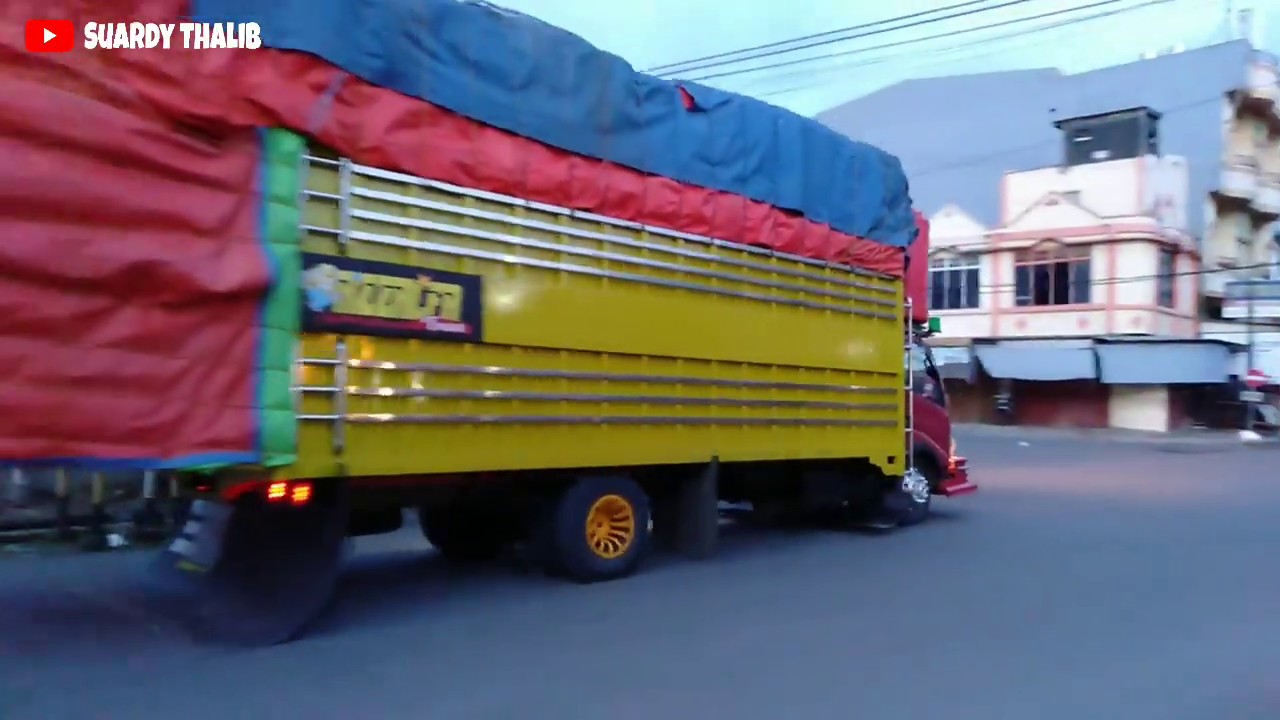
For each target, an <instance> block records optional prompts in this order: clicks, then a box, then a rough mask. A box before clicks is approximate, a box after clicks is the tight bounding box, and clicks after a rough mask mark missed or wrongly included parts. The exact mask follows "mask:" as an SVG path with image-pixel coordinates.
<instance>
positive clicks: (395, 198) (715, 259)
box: [351, 187, 895, 302]
mask: <svg viewBox="0 0 1280 720" xmlns="http://www.w3.org/2000/svg"><path fill="white" fill-rule="evenodd" d="M351 194H352V196H353V197H358V198H365V199H368V200H377V201H380V202H386V203H393V204H397V205H407V206H409V207H415V208H420V209H423V210H434V211H436V212H442V213H448V214H451V215H461V216H463V217H470V218H475V219H477V220H487V221H489V222H493V223H500V224H504V225H515V226H517V227H523V228H528V229H530V230H538V231H541V232H545V233H551V234H555V235H565V236H569V237H576V238H581V239H584V240H595V241H598V242H602V243H608V244H610V245H618V246H622V247H631V248H636V249H639V250H651V251H653V252H660V253H665V254H668V255H675V256H678V257H684V258H689V259H691V260H701V261H704V262H710V263H716V264H720V265H729V266H733V267H739V268H745V269H749V270H756V271H759V272H767V273H771V274H774V275H785V276H788V277H794V278H801V279H805V280H812V281H815V282H822V283H829V284H834V285H840V286H842V287H850V288H856V289H860V290H868V291H870V292H875V293H880V294H887V295H892V294H894V293H895V289H894V288H893V287H892V286H890V287H884V286H877V285H869V284H867V283H865V282H858V281H855V280H849V279H846V278H838V277H830V276H824V275H817V274H815V273H812V272H804V271H803V270H795V269H792V268H788V267H779V266H776V265H768V264H765V263H760V262H751V261H749V260H739V259H737V258H733V257H726V256H723V255H715V254H713V253H708V252H700V251H697V250H687V249H685V248H681V247H676V246H673V245H664V244H661V243H651V242H644V241H642V240H632V239H630V238H625V237H621V236H619V235H610V234H608V233H601V232H594V231H591V230H583V229H582V228H576V227H570V226H566V225H559V224H556V223H549V222H542V221H540V220H531V219H529V218H526V217H520V216H517V215H509V214H505V213H499V212H489V211H487V210H477V209H475V208H471V207H466V206H463V205H454V204H451V203H444V202H436V201H433V200H422V199H420V198H415V197H410V196H407V195H401V194H399V193H390V192H383V191H381V190H369V189H368V188H359V187H357V188H352V189H351ZM734 249H737V248H734ZM623 257H630V256H623ZM677 267H679V266H677ZM803 289H804V290H805V292H816V293H818V294H826V295H829V296H830V297H841V298H848V299H857V297H858V296H850V295H842V294H838V293H831V292H830V291H819V290H809V289H808V288H803ZM890 302H892V301H890Z"/></svg>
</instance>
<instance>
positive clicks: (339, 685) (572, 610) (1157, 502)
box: [0, 437, 1280, 720]
mask: <svg viewBox="0 0 1280 720" xmlns="http://www.w3.org/2000/svg"><path fill="white" fill-rule="evenodd" d="M961 444H962V448H964V449H965V450H966V451H967V452H968V454H969V455H970V457H971V458H972V461H973V465H974V471H975V474H976V479H977V480H978V481H979V482H980V483H981V484H982V492H980V493H979V494H978V495H976V496H971V497H969V498H965V499H963V500H956V501H949V502H943V503H941V508H940V510H939V512H938V517H937V518H936V519H935V520H934V521H932V522H931V523H929V524H927V525H925V526H922V527H920V528H916V529H912V530H910V531H906V532H899V533H894V534H890V535H886V536H871V535H861V534H842V533H806V534H798V535H782V534H777V533H760V532H758V531H756V532H744V531H739V532H735V533H733V534H732V535H731V536H730V537H728V538H727V539H726V543H725V545H724V549H723V552H722V554H721V557H719V558H718V559H716V560H714V561H711V562H706V563H692V562H680V561H675V560H668V561H662V562H659V563H657V564H655V565H654V566H653V567H651V568H649V569H648V571H647V572H645V573H644V574H642V575H640V576H637V577H635V578H632V579H630V580H627V581H624V582H619V583H611V584H606V585H599V586H591V587H577V586H571V585H563V584H559V583H556V582H552V581H549V580H545V579H542V578H540V577H538V576H535V575H532V574H528V573H524V574H522V573H520V572H518V571H515V570H513V569H512V568H492V569H488V570H484V571H478V572H472V573H469V574H451V573H450V571H448V570H447V569H446V568H445V567H444V566H443V565H442V564H441V563H440V562H438V560H437V559H436V558H434V557H433V556H432V555H431V554H430V553H429V551H427V550H424V549H423V547H422V545H421V541H419V540H417V539H416V538H415V537H413V536H411V535H408V534H403V535H397V536H392V537H387V538H381V539H377V540H376V541H373V542H370V543H368V544H366V546H364V547H363V548H362V550H361V553H360V554H359V555H358V556H357V557H356V558H355V561H354V562H353V567H352V568H351V571H350V573H349V577H348V581H347V586H346V588H345V591H344V594H343V597H342V599H341V600H340V602H339V604H338V607H337V609H336V611H335V613H334V614H333V616H332V617H331V618H329V620H328V621H327V622H325V623H324V625H323V626H322V627H321V628H319V629H318V630H317V632H315V633H314V634H313V635H312V636H311V637H309V638H308V639H306V640H304V641H301V642H298V643H294V644H292V645H289V646H284V647H279V648H273V649H269V650H262V651H229V650H221V649H210V648H199V647H194V646H192V645H191V644H189V643H188V642H187V641H185V640H184V639H183V638H182V637H181V636H180V635H179V634H178V633H177V632H176V631H175V630H173V629H172V628H170V627H167V626H165V625H163V624H159V623H157V622H155V621H154V620H153V619H152V618H150V617H148V616H146V615H145V614H142V613H141V612H139V610H138V609H137V605H136V602H135V595H134V592H135V591H134V590H133V585H132V582H133V574H132V573H133V572H134V571H136V569H137V567H138V566H139V564H140V561H141V560H142V558H141V557H140V556H139V555H137V554H128V553H122V554H115V555H111V556H105V557H104V556H90V557H86V556H76V557H66V558H17V559H2V560H0V718H3V719H4V720H27V719H33V720H34V719H38V720H59V719H61V718H68V719H71V718H75V719H77V720H84V719H86V718H93V719H95V720H96V719H99V718H101V719H107V720H115V719H117V718H118V719H120V720H149V719H150V718H183V720H200V719H203V718H218V719H219V720H225V718H232V717H233V718H237V720H258V719H259V718H261V719H263V720H291V719H293V718H299V719H307V720H330V719H332V720H372V719H374V718H377V719H378V720H400V719H401V718H429V719H430V720H454V719H455V718H456V719H459V720H490V719H492V720H507V719H511V720H517V719H519V720H524V719H527V718H553V719H555V720H577V719H579V718H595V717H608V718H610V720H629V719H631V718H646V719H652V718H685V717H696V716H712V717H723V718H742V719H756V718H761V719H768V720H773V719H777V720H798V719H800V718H806V719H808V718H814V719H821V720H826V719H828V718H830V719H832V720H836V719H839V720H845V719H847V718H852V717H857V718H862V719H865V720H879V719H880V718H886V719H897V718H912V719H915V718H921V719H925V718H947V719H949V720H966V719H968V718H975V719H976V718H981V719H982V720H1003V719H1004V718H1009V719H1011V720H1014V719H1016V720H1027V719H1028V718H1035V719H1036V720H1056V719H1058V718H1064V719H1065V718H1069V719H1070V720H1080V719H1081V718H1090V719H1098V720H1109V719H1110V718H1117V719H1124V720H1143V719H1146V718H1151V719H1153V720H1154V719H1159V720H1184V719H1185V720H1192V719H1196V720H1239V719H1243V718H1267V719H1270V720H1274V719H1275V718H1280V574H1278V573H1277V571H1276V567H1277V563H1276V555H1277V552H1280V471H1277V469H1276V462H1277V460H1278V459H1280V452H1274V451H1266V450H1246V449H1240V448H1231V449H1214V448H1209V447H1198V448H1187V449H1186V450H1187V451H1186V452H1168V451H1162V450H1158V449H1156V448H1153V447H1150V446H1142V445H1127V444H1115V443H1107V442H1105V441H1102V440H1046V439H1043V438H1034V439H1032V440H1031V441H1030V445H1025V446H1024V445H1021V444H1019V442H1018V439H1017V438H1013V437H999V438H990V437H988V438H986V439H976V438H964V439H962V440H961ZM1191 450H1196V451H1195V452H1191Z"/></svg>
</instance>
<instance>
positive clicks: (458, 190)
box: [307, 155, 890, 279]
mask: <svg viewBox="0 0 1280 720" xmlns="http://www.w3.org/2000/svg"><path fill="white" fill-rule="evenodd" d="M307 160H308V161H310V162H312V163H315V164H317V165H323V166H325V167H332V168H337V167H339V166H340V165H341V162H340V161H338V160H332V159H330V158H322V157H318V156H315V155H308V156H307ZM351 170H352V172H353V173H354V174H357V175H364V176H366V177H372V178H378V179H380V180H389V181H392V182H402V183H406V184H410V185H417V186H419V187H427V188H433V189H436V190H441V191H443V192H448V193H452V194H454V195H463V196H466V197H474V198H478V199H482V200H490V201H492V202H498V203H503V204H506V205H513V206H516V207H524V208H529V209H531V210H539V211H542V212H546V213H550V214H554V215H563V216H567V217H573V218H577V219H580V220H586V221H588V222H595V223H599V224H601V225H610V226H613V227H620V228H627V229H630V230H640V231H643V232H647V233H649V234H650V235H660V236H663V237H670V238H677V239H680V240H689V241H691V242H696V243H701V244H704V245H711V246H713V247H721V248H726V249H731V250H740V251H744V252H747V253H751V254H753V255H760V256H762V257H778V258H785V259H787V260H792V261H795V262H798V263H801V264H804V265H810V266H813V267H821V268H827V269H830V270H837V271H840V272H843V273H847V274H850V275H862V276H864V277H874V278H882V279H890V276H888V275H885V274H884V273H878V272H874V271H871V270H865V269H863V268H857V267H852V266H850V265H844V264H842V263H834V262H827V261H823V260H814V259H813V258H807V257H804V256H802V255H794V254H792V253H785V252H779V251H777V250H771V249H768V248H762V247H757V246H754V245H744V244H742V243H736V242H730V241H728V240H719V239H716V238H712V237H707V236H705V235H695V234H693V233H686V232H682V231H679V230H672V229H670V228H664V227H659V226H656V225H645V224H643V223H637V222H632V221H628V220H621V219H618V218H613V217H609V216H607V215H597V214H596V213H588V212H582V211H579V210H573V209H571V208H566V207H562V206H559V205H551V204H549V203H542V202H537V201H534V200H526V199H524V198H520V197H515V196H513V195H503V194H501V193H495V192H489V191H487V190H477V189H474V188H468V187H463V186H462V185H454V184H452V183H446V182H441V181H439V180H427V179H425V178H420V177H417V176H416V175H409V174H406V173H400V172H395V171H393V170H383V169H381V168H376V167H372V166H369V165H360V164H352V165H351Z"/></svg>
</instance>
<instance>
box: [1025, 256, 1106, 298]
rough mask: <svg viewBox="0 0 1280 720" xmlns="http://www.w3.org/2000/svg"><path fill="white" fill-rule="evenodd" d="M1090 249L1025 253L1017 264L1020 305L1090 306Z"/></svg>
mask: <svg viewBox="0 0 1280 720" xmlns="http://www.w3.org/2000/svg"><path fill="white" fill-rule="evenodd" d="M1091 252H1092V250H1091V249H1090V248H1089V247H1076V248H1065V247H1064V248H1058V249H1055V250H1048V251H1044V250H1037V251H1024V252H1021V253H1019V254H1018V257H1017V260H1016V261H1015V264H1014V285H1015V299H1016V302H1017V304H1018V305H1019V306H1023V307H1026V306H1037V305H1087V304H1089V297H1090V296H1089V290H1090V286H1091V285H1092V280H1091V278H1090V275H1089V256H1090V254H1091Z"/></svg>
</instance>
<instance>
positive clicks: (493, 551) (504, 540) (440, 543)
mask: <svg viewBox="0 0 1280 720" xmlns="http://www.w3.org/2000/svg"><path fill="white" fill-rule="evenodd" d="M418 524H419V525H421V526H422V536H423V537H425V538H426V539H427V542H429V543H431V544H432V545H433V546H435V548H436V550H439V551H440V554H441V555H442V556H444V558H445V559H446V560H448V561H450V562H456V563H480V562H488V561H491V560H496V559H497V558H498V557H499V556H500V555H502V552H503V551H504V550H506V549H507V547H508V546H509V545H511V543H512V542H513V538H511V537H510V526H509V525H506V524H505V523H502V522H501V518H498V517H491V516H489V515H488V514H486V513H479V512H467V511H466V510H464V509H461V508H449V507H440V508H437V507H420V508H418Z"/></svg>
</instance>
